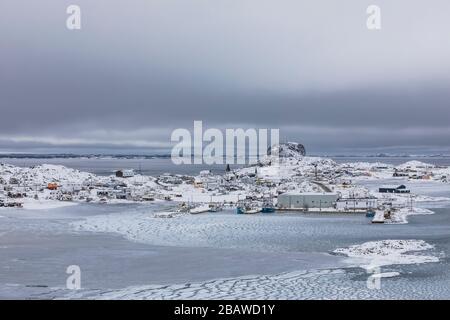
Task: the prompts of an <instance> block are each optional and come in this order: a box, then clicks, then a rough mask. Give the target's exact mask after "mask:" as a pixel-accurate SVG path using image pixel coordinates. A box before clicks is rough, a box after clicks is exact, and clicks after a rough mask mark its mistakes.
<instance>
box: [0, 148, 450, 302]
mask: <svg viewBox="0 0 450 320" xmlns="http://www.w3.org/2000/svg"><path fill="white" fill-rule="evenodd" d="M280 160H281V161H280V162H275V161H273V159H272V158H271V157H268V158H266V159H264V161H261V163H260V164H259V165H257V166H252V167H246V168H240V169H236V170H234V171H231V172H224V173H223V174H212V173H209V172H202V173H199V174H198V175H195V176H188V175H174V174H162V175H159V176H155V177H151V176H142V175H135V176H133V177H129V178H120V177H116V176H97V175H94V174H91V173H86V172H81V171H78V170H73V169H70V168H66V167H62V166H55V165H41V166H36V167H32V168H19V167H14V166H10V165H1V166H0V186H1V187H2V192H0V200H1V202H2V203H5V204H6V203H12V202H15V203H20V204H21V205H22V206H23V208H17V209H13V208H0V210H3V211H1V212H2V215H1V216H0V217H2V216H3V218H2V220H3V219H5V218H6V219H5V220H6V221H8V222H9V221H14V223H11V224H10V226H11V228H9V229H8V230H4V231H3V233H1V234H0V236H5V235H7V233H8V232H11V233H12V232H20V231H26V232H28V230H30V231H32V232H36V234H38V235H39V236H38V237H37V239H40V237H41V236H42V234H44V235H45V234H46V232H49V233H52V232H53V233H57V234H58V235H59V234H60V233H64V232H66V233H67V232H70V233H75V234H76V235H77V236H79V237H89V236H94V237H95V236H97V235H119V236H122V237H123V238H124V239H127V240H130V241H131V242H132V243H133V244H135V245H136V246H137V245H146V246H149V247H150V248H156V247H158V248H159V247H161V248H172V249H171V250H173V249H174V248H183V249H184V250H185V251H189V252H195V257H197V258H198V259H200V260H201V261H203V262H204V263H205V268H217V266H218V264H217V261H216V262H215V263H216V264H213V263H212V262H211V263H210V264H209V262H208V257H211V256H214V255H217V257H215V259H219V258H221V256H220V254H221V253H220V252H221V250H236V251H233V255H236V256H238V257H240V256H241V255H242V259H243V262H242V263H244V262H247V260H245V259H246V258H247V257H248V263H254V268H253V269H254V272H250V271H249V269H248V267H247V266H246V267H245V268H244V267H243V266H241V267H239V268H238V269H239V271H238V272H236V274H238V275H234V276H232V277H226V276H223V277H221V276H217V274H216V273H214V274H213V273H211V274H212V275H211V278H210V279H201V280H198V279H197V280H196V281H170V280H167V279H168V278H170V277H169V276H167V277H163V278H164V279H165V280H164V281H162V282H155V281H151V282H149V283H142V285H141V284H139V285H131V286H129V285H126V286H123V288H122V289H117V287H115V288H109V287H102V288H101V289H93V287H87V288H85V289H84V290H82V291H80V292H67V291H66V290H64V289H62V288H60V287H59V288H58V287H55V288H53V287H52V289H51V291H52V292H53V293H52V294H55V296H52V295H50V296H48V295H47V296H46V294H48V293H45V292H46V291H45V290H43V291H44V293H43V296H42V297H66V298H77V297H81V298H95V299H108V298H121V299H124V298H125V299H130V298H131V299H140V298H148V299H155V298H164V299H166V298H168V299H176V298H187V299H190V298H193V299H194V298H195V299H196V298H218V299H220V298H229V299H232V298H237V299H243V298H247V299H252V298H255V299H267V298H273V299H284V298H286V299H295V298H339V297H347V298H350V297H363V298H370V297H371V295H370V294H371V293H370V292H369V291H367V290H366V288H361V287H360V284H359V283H358V284H357V285H356V287H357V289H358V290H356V291H355V287H353V288H351V286H353V285H354V282H352V279H351V278H349V276H348V273H349V268H354V267H358V268H356V269H359V270H365V269H368V268H369V267H373V266H376V267H383V272H382V273H380V274H378V275H376V276H377V277H380V278H386V279H388V278H393V280H392V281H394V279H395V281H399V280H398V279H401V280H400V281H403V280H404V279H405V273H404V272H403V269H402V270H399V269H396V268H395V267H394V266H410V267H411V266H412V265H419V264H423V265H429V264H433V263H436V264H437V262H440V261H442V259H440V258H441V257H442V254H441V252H439V251H438V250H437V249H436V247H435V244H434V243H432V242H430V241H429V240H428V238H430V235H428V234H427V233H426V232H425V231H426V230H421V229H418V228H420V225H417V223H412V224H410V225H406V223H407V222H408V218H409V216H412V215H431V214H433V212H434V211H435V210H438V211H439V208H448V207H450V198H449V197H448V196H449V195H450V183H448V180H447V177H450V170H449V168H443V167H437V166H434V165H430V164H426V163H422V162H418V161H410V162H407V163H404V164H401V165H397V166H394V165H387V164H383V163H366V162H358V163H343V164H338V163H336V162H334V161H333V160H330V159H324V158H319V157H304V156H300V155H298V154H296V153H295V148H293V149H289V153H288V157H285V158H282V159H280ZM387 183H390V184H392V183H395V184H406V185H407V186H408V187H410V188H411V194H388V195H386V194H382V193H379V192H378V187H379V186H380V185H383V184H387ZM50 184H55V185H56V186H57V188H53V189H54V190H51V189H52V188H50V187H51V185H50ZM324 188H327V189H330V190H331V191H333V192H337V193H338V194H339V195H340V197H343V198H350V197H375V198H377V199H378V202H379V203H389V205H390V206H392V207H394V208H395V209H396V210H394V211H393V214H392V215H391V219H390V220H389V221H387V222H388V223H389V224H390V225H389V226H380V225H373V224H371V223H370V219H368V218H366V217H365V216H364V215H361V214H348V213H347V214H344V213H339V212H337V211H336V210H332V209H330V210H329V212H333V213H328V214H326V213H315V212H314V210H311V211H310V212H309V213H306V214H300V213H294V212H292V213H286V212H282V213H276V214H257V215H236V214H234V208H235V206H236V203H237V202H238V201H239V200H243V199H246V198H251V199H252V201H263V200H267V199H273V198H275V196H276V195H277V194H279V193H283V192H318V191H321V192H322V191H324V190H323V189H324ZM165 199H166V200H167V199H170V200H171V201H166V200H165ZM144 201H145V202H144ZM86 202H89V203H90V204H92V203H94V204H95V205H96V206H99V207H95V210H98V211H95V212H96V213H95V214H88V215H86V216H84V215H82V216H77V215H76V214H75V215H71V216H70V217H69V219H68V220H67V221H60V220H59V218H58V215H57V214H56V213H55V212H64V210H67V211H70V210H72V212H76V210H75V209H76V208H77V207H79V208H80V210H81V211H82V210H85V209H83V208H85V203H86ZM179 202H199V203H209V202H220V203H226V204H228V206H227V207H226V209H225V210H224V211H222V212H218V213H207V214H200V215H190V214H183V213H179V214H175V215H172V214H170V215H168V214H167V212H173V211H174V210H175V209H176V208H177V204H178V203H179ZM97 203H98V204H97ZM100 203H101V204H104V205H103V206H100ZM144 203H145V204H149V205H148V206H146V205H142V206H139V207H136V206H137V204H144ZM275 203H276V201H275ZM75 204H79V206H77V207H73V208H69V207H70V206H73V205H75ZM150 204H152V205H150ZM153 204H156V206H153ZM86 206H87V205H86ZM117 206H123V208H124V209H123V210H116V209H115V208H116V207H117ZM127 206H128V207H127ZM100 208H101V209H100ZM429 208H432V210H430V209H429ZM58 210H61V211H58ZM20 213H27V214H26V215H25V214H20ZM46 215H48V216H47V220H46ZM441 215H442V214H441ZM441 215H439V217H438V218H439V219H441ZM169 216H170V218H168V217H169ZM434 216H435V215H433V217H434ZM24 217H26V218H27V222H24V220H25V219H23V218H24ZM424 218H428V217H424ZM431 218H432V217H430V219H431ZM436 219H437V218H436ZM439 219H437V220H436V221H438V220H439ZM420 221H422V223H423V221H425V220H420ZM445 221H447V220H445ZM43 223H48V226H47V225H45V226H44V225H42V224H43ZM61 225H64V228H63V229H62V230H61V229H60V228H61ZM431 227H432V228H438V227H439V228H441V227H444V228H445V227H446V226H445V225H444V226H442V225H439V223H438V222H436V225H432V226H431ZM36 230H38V231H36ZM43 230H46V231H43ZM417 230H421V232H422V235H426V236H427V241H426V242H425V241H424V240H421V238H420V235H417V236H416V231H417ZM438 231H439V232H443V233H442V234H447V235H448V233H447V231H446V230H441V229H438ZM431 238H432V237H431ZM18 239H20V237H18ZM437 240H438V241H439V240H440V238H437ZM10 245H11V244H9V245H8V246H5V247H4V248H1V250H4V251H3V252H5V250H8V249H9V246H10ZM12 245H14V243H12ZM158 250H160V249H154V251H153V252H152V254H154V255H155V256H158V255H161V252H162V251H164V250H161V251H158ZM203 250H204V251H207V252H208V253H207V254H206V253H205V255H203V253H202V251H203ZM215 250H216V251H217V253H216V251H215ZM166 251H168V249H167V250H166ZM14 252H15V251H14V250H9V251H8V255H7V256H6V258H10V256H9V255H11V256H12V257H13V259H12V260H11V261H12V262H10V264H6V265H5V268H12V267H11V265H14V266H15V267H17V265H15V263H17V261H18V260H17V258H16V257H15V253H14ZM248 252H252V253H258V254H267V255H271V256H272V255H273V256H274V255H276V254H282V255H285V257H286V256H289V257H290V258H291V259H293V260H295V259H298V261H299V267H298V268H297V269H296V268H292V263H293V261H291V260H290V262H289V263H288V262H287V260H288V259H286V258H284V259H285V260H283V258H282V257H278V258H277V260H276V261H277V262H279V263H280V264H281V265H283V263H286V265H288V264H289V266H290V267H289V268H288V269H289V270H288V271H286V270H283V269H281V270H280V269H277V268H275V267H274V266H273V264H271V263H267V261H266V260H265V262H264V263H265V265H264V268H261V270H260V269H259V268H258V263H259V262H260V261H261V258H260V257H258V258H255V256H253V255H250V254H248ZM333 253H334V254H333ZM1 254H2V252H1V251H0V255H1ZM297 254H300V255H299V256H298V257H297V256H296V255H297ZM335 254H339V255H342V256H346V257H348V261H347V259H346V262H345V263H343V264H341V262H339V263H338V262H337V261H334V260H333V259H338V258H340V259H343V258H342V257H336V255H335ZM219 256H220V257H219ZM294 256H295V257H296V258H292V257H294ZM234 257H235V256H234ZM251 257H253V258H251ZM65 259H66V258H65ZM4 261H6V260H4ZM48 261H54V260H52V258H49V259H48ZM64 261H65V260H64ZM152 261H153V260H152ZM170 261H171V263H174V262H173V259H170ZM324 261H325V262H326V263H325V262H324ZM330 261H334V262H335V267H330V265H329V262H330ZM294 262H295V261H294ZM157 263H158V262H155V264H157ZM161 263H162V262H161ZM179 263H181V264H183V261H182V260H180V261H179ZM294 264H295V263H294ZM238 265H239V263H238ZM300 265H301V267H300ZM308 265H309V266H310V268H313V269H309V268H308V267H307V266H308ZM155 268H156V269H155V270H159V272H164V271H163V270H165V269H167V270H169V269H171V267H170V266H169V267H167V266H166V265H161V266H159V265H157V266H156V267H155ZM361 268H362V269H361ZM402 268H403V267H402ZM253 269H251V270H252V271H253ZM300 269H301V270H300ZM384 269H387V270H384ZM161 270H162V271H161ZM221 270H222V269H221ZM270 270H273V272H270ZM222 271H223V272H224V273H225V272H226V271H224V270H222ZM222 271H221V272H222ZM263 271H264V272H263ZM281 271H283V272H281ZM167 272H168V271H167ZM195 272H202V270H195ZM352 272H353V273H354V272H356V273H358V272H362V271H352ZM411 272H412V271H411ZM190 274H192V273H190ZM447 280H448V281H449V283H450V279H446V281H447ZM327 281H328V282H327ZM342 281H344V283H346V284H352V285H349V286H348V287H345V288H342V287H340V286H339V284H340V283H341V282H342ZM386 281H391V280H386ZM389 283H390V282H389ZM408 285H409V284H408V283H406V285H405V287H407V286H408ZM320 286H322V287H320ZM314 287H315V288H314ZM5 288H6V289H5ZM18 288H19V289H18ZM391 289H392V291H389V292H390V293H389V294H388V295H385V297H386V296H389V297H390V296H391V295H390V294H391V293H392V295H394V296H395V294H396V293H395V292H396V291H395V289H394V288H391ZM391 289H390V290H391ZM8 290H11V291H14V290H19V291H20V290H21V289H20V286H14V285H13V286H7V287H3V288H1V289H0V292H1V293H2V294H4V293H5V292H8ZM19 295H20V294H19ZM375 296H376V295H375ZM449 296H450V295H449Z"/></svg>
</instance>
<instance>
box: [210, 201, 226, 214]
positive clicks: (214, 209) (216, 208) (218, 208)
mask: <svg viewBox="0 0 450 320" xmlns="http://www.w3.org/2000/svg"><path fill="white" fill-rule="evenodd" d="M222 209H223V207H222V206H221V205H220V204H218V203H210V204H209V212H219V211H222Z"/></svg>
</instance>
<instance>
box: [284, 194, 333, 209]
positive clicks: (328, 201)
mask: <svg viewBox="0 0 450 320" xmlns="http://www.w3.org/2000/svg"><path fill="white" fill-rule="evenodd" d="M337 199H338V194H337V193H331V192H330V193H316V192H308V193H290V192H287V193H283V194H280V195H279V196H278V208H280V209H308V208H333V207H334V206H335V204H336V201H337Z"/></svg>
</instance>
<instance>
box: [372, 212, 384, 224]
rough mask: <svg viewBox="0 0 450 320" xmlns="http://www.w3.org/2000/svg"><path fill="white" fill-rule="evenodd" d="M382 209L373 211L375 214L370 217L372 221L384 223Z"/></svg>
mask: <svg viewBox="0 0 450 320" xmlns="http://www.w3.org/2000/svg"><path fill="white" fill-rule="evenodd" d="M384 220H385V219H384V211H381V210H377V211H375V216H374V217H373V219H372V223H384Z"/></svg>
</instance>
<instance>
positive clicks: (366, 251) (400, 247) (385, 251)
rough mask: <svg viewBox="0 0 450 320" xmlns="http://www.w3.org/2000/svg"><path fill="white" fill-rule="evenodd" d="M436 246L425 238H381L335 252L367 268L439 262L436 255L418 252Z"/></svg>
mask: <svg viewBox="0 0 450 320" xmlns="http://www.w3.org/2000/svg"><path fill="white" fill-rule="evenodd" d="M433 248H434V246H433V245H430V244H428V243H426V242H425V241H423V240H381V241H370V242H366V243H363V244H358V245H353V246H350V247H348V248H338V249H336V250H334V252H335V253H339V254H344V255H346V256H348V257H350V258H352V260H351V261H352V262H354V263H356V264H358V265H359V266H361V267H363V268H365V269H372V268H373V267H382V266H389V265H395V264H419V263H429V262H438V261H439V258H438V257H437V256H434V255H424V254H418V253H417V252H419V251H427V250H431V249H433Z"/></svg>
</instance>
